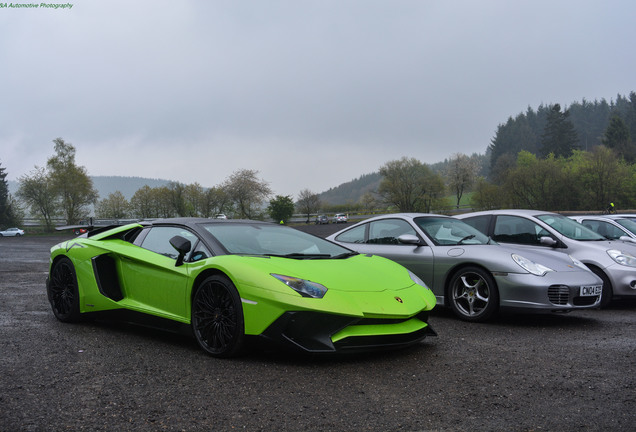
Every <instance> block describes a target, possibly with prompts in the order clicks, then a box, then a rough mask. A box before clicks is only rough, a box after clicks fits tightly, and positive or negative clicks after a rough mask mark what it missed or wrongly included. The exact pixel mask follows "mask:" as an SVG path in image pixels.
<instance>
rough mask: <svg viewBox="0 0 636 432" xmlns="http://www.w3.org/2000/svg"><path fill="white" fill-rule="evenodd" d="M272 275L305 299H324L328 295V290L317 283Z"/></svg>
mask: <svg viewBox="0 0 636 432" xmlns="http://www.w3.org/2000/svg"><path fill="white" fill-rule="evenodd" d="M271 275H272V276H274V277H275V278H276V279H278V280H279V281H281V282H282V283H284V284H285V285H287V286H288V287H290V288H291V289H293V290H294V291H296V292H297V293H298V294H300V295H301V296H303V297H311V298H323V297H324V296H325V294H326V293H327V288H326V287H324V286H322V285H320V284H319V283H316V282H312V281H308V280H305V279H298V278H295V277H291V276H283V275H279V274H274V273H271Z"/></svg>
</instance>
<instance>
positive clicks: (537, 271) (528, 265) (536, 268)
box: [512, 254, 554, 276]
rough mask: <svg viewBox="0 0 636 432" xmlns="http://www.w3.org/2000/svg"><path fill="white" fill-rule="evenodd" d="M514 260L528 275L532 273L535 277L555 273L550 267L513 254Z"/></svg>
mask: <svg viewBox="0 0 636 432" xmlns="http://www.w3.org/2000/svg"><path fill="white" fill-rule="evenodd" d="M512 259H513V260H514V261H515V262H516V263H517V264H519V266H520V267H521V268H522V269H524V270H525V271H527V272H528V273H532V274H533V275H537V276H544V275H545V274H546V273H548V272H551V271H554V270H552V269H551V268H550V267H546V266H544V265H541V264H538V263H536V262H534V261H530V260H529V259H528V258H524V257H522V256H521V255H517V254H512Z"/></svg>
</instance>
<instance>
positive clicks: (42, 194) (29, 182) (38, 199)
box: [16, 166, 59, 231]
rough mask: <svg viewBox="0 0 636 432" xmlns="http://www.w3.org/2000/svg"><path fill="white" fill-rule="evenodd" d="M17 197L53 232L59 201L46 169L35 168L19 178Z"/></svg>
mask: <svg viewBox="0 0 636 432" xmlns="http://www.w3.org/2000/svg"><path fill="white" fill-rule="evenodd" d="M18 182H19V183H20V186H19V189H18V192H17V194H16V195H17V196H18V197H19V198H20V199H21V200H22V201H24V202H25V203H26V205H28V206H29V208H30V210H31V213H32V214H33V215H39V216H40V218H41V220H42V222H43V223H44V225H45V226H46V229H47V231H51V230H53V218H54V217H55V216H56V215H57V214H58V208H59V200H58V197H57V195H56V193H55V191H54V189H53V186H52V184H51V179H50V177H49V174H48V172H47V171H46V169H45V168H39V167H37V166H36V167H35V169H34V170H33V171H31V173H30V174H28V175H26V174H25V175H23V176H21V177H19V178H18Z"/></svg>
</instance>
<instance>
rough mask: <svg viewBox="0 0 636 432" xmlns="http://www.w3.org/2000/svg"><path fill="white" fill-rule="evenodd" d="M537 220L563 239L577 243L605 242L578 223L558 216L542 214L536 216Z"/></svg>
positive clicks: (602, 238) (603, 238) (601, 237)
mask: <svg viewBox="0 0 636 432" xmlns="http://www.w3.org/2000/svg"><path fill="white" fill-rule="evenodd" d="M537 218H538V219H540V220H541V221H543V222H545V223H546V224H548V225H550V227H551V228H552V229H554V230H556V231H558V232H559V233H560V234H562V235H564V236H565V237H568V238H571V239H572V240H579V241H599V240H605V237H603V236H602V235H600V234H597V233H595V232H594V231H592V230H591V229H589V228H586V227H585V226H583V225H581V224H580V223H578V222H576V221H574V220H572V219H570V218H569V217H565V216H562V215H559V214H552V213H550V214H544V215H539V216H537Z"/></svg>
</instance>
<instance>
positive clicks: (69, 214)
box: [46, 138, 97, 224]
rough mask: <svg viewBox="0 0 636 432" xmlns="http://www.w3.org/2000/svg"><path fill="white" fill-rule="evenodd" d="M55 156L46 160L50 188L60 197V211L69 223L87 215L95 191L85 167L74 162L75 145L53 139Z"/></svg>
mask: <svg viewBox="0 0 636 432" xmlns="http://www.w3.org/2000/svg"><path fill="white" fill-rule="evenodd" d="M53 143H55V156H51V157H50V158H49V159H48V161H47V163H46V164H47V167H48V169H49V175H50V180H51V183H52V185H51V186H52V188H53V190H54V191H55V193H56V194H57V195H58V196H59V198H60V204H61V206H62V213H63V214H64V216H65V217H66V221H67V223H69V224H74V223H77V222H79V220H80V219H81V218H84V217H86V216H87V215H88V212H89V205H90V204H95V202H96V201H97V191H96V190H95V189H94V188H93V181H92V180H91V178H90V177H89V176H88V174H87V173H86V168H84V167H80V166H77V165H76V164H75V147H73V145H72V144H70V143H66V142H64V140H63V139H62V138H56V139H54V140H53Z"/></svg>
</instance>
